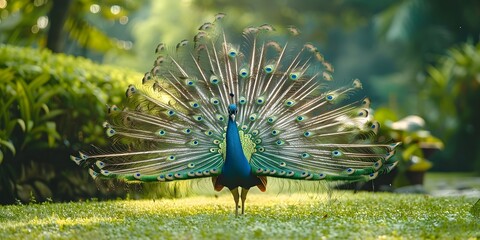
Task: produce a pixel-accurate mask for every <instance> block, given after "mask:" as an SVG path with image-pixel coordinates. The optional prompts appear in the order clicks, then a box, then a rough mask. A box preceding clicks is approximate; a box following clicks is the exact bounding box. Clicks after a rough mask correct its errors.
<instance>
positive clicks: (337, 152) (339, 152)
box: [332, 150, 342, 157]
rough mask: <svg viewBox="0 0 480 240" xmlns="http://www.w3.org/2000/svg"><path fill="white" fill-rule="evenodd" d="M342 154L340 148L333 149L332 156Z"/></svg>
mask: <svg viewBox="0 0 480 240" xmlns="http://www.w3.org/2000/svg"><path fill="white" fill-rule="evenodd" d="M340 156H342V152H341V151H340V150H334V151H332V157H340Z"/></svg>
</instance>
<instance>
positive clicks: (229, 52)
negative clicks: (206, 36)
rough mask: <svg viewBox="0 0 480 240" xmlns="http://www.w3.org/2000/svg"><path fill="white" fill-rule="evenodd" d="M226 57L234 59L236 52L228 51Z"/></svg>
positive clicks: (233, 50)
mask: <svg viewBox="0 0 480 240" xmlns="http://www.w3.org/2000/svg"><path fill="white" fill-rule="evenodd" d="M228 56H229V57H231V58H234V57H236V56H237V50H235V49H230V51H228Z"/></svg>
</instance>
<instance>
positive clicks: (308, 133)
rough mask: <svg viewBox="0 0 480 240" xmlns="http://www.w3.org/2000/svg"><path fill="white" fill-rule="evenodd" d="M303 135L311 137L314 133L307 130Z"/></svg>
mask: <svg viewBox="0 0 480 240" xmlns="http://www.w3.org/2000/svg"><path fill="white" fill-rule="evenodd" d="M303 136H305V137H310V136H312V133H311V132H309V131H306V132H304V133H303Z"/></svg>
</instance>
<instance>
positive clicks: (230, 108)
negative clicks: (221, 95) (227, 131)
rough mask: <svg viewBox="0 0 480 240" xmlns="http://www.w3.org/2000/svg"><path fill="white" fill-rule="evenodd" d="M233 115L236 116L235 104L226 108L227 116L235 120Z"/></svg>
mask: <svg viewBox="0 0 480 240" xmlns="http://www.w3.org/2000/svg"><path fill="white" fill-rule="evenodd" d="M235 114H237V105H235V104H230V105H229V106H228V116H230V118H232V119H234V118H235Z"/></svg>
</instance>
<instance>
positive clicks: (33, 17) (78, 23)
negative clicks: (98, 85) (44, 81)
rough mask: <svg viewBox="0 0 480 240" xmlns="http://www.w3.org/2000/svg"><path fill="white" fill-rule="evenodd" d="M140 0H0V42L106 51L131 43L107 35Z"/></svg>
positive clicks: (125, 47)
mask: <svg viewBox="0 0 480 240" xmlns="http://www.w3.org/2000/svg"><path fill="white" fill-rule="evenodd" d="M142 2H143V1H134V0H103V1H93V0H82V1H80V0H51V1H48V0H33V1H32V0H15V1H10V0H0V33H1V37H0V42H3V43H9V44H14V45H24V46H29V45H35V46H38V47H46V48H48V49H50V50H52V51H53V52H65V46H66V44H65V43H67V42H68V43H70V44H76V45H78V46H79V47H80V48H82V49H88V50H93V51H95V52H99V53H105V52H107V51H109V50H111V49H118V50H125V49H130V48H131V43H129V42H127V41H123V40H119V39H115V38H113V37H111V36H109V35H108V34H107V29H108V28H109V27H112V26H114V25H115V24H117V25H125V24H127V23H128V22H129V18H128V16H129V14H131V12H132V11H135V10H137V9H138V8H139V7H140V6H141V4H142ZM102 25H106V26H102Z"/></svg>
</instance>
